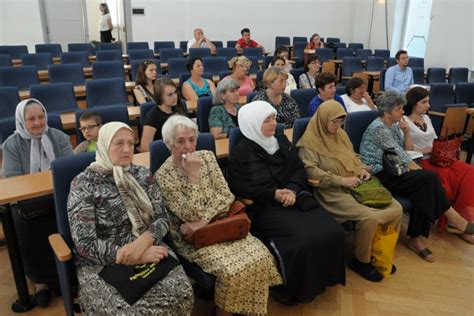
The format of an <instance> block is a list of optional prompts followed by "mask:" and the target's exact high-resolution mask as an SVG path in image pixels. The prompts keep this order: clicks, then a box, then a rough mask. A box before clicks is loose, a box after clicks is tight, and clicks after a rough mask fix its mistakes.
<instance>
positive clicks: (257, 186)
mask: <svg viewBox="0 0 474 316" xmlns="http://www.w3.org/2000/svg"><path fill="white" fill-rule="evenodd" d="M276 112H277V111H276V110H275V108H273V107H272V106H271V105H270V104H269V103H267V102H265V101H254V102H252V103H250V104H248V105H246V106H245V107H242V109H241V110H240V111H239V114H238V120H239V126H240V129H241V131H242V134H243V135H244V136H245V137H244V138H243V139H242V140H241V141H240V142H239V143H238V144H237V146H236V147H235V149H233V151H232V153H231V155H230V157H229V186H230V188H231V190H232V192H233V193H234V194H235V195H236V196H239V197H241V198H248V199H252V200H253V201H254V203H253V205H251V206H249V207H248V209H247V211H248V213H249V215H250V217H251V219H252V225H251V232H252V234H253V235H254V236H256V237H257V238H259V239H260V240H262V242H263V243H264V244H265V245H266V246H267V247H268V248H269V249H270V251H271V252H272V253H273V255H274V256H275V259H276V260H277V262H278V265H279V269H280V273H281V274H282V277H283V281H284V285H281V286H277V287H274V288H273V289H272V294H273V295H274V297H275V298H276V299H277V300H278V301H280V302H281V303H284V304H296V303H308V302H311V301H312V300H313V299H314V297H315V296H316V295H317V294H319V293H321V292H323V291H324V289H325V287H326V286H330V285H335V284H344V283H345V267H344V231H343V230H342V228H341V227H340V226H339V225H338V224H337V222H336V221H335V220H334V219H333V218H332V217H331V215H329V214H328V213H327V212H326V211H325V210H323V209H322V208H320V207H318V206H317V204H316V202H315V201H314V200H312V198H311V197H310V195H309V194H305V193H306V192H305V191H306V190H308V187H307V174H306V170H305V168H304V165H303V163H302V162H301V160H300V159H299V157H298V151H297V150H296V149H295V147H293V145H291V143H290V142H289V141H288V139H287V138H286V137H285V136H284V135H275V129H276V124H277V123H276Z"/></svg>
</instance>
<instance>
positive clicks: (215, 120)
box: [208, 79, 240, 139]
mask: <svg viewBox="0 0 474 316" xmlns="http://www.w3.org/2000/svg"><path fill="white" fill-rule="evenodd" d="M239 88H240V85H239V83H238V82H237V81H235V80H233V79H228V80H222V81H221V82H219V84H218V85H217V92H216V95H215V96H214V100H213V103H214V106H213V107H212V109H211V112H210V113H209V119H208V121H209V129H210V132H211V134H212V135H213V136H214V138H215V139H220V138H226V137H227V135H228V134H229V130H230V129H231V128H232V127H237V126H239V124H238V121H237V113H238V112H239V109H240V105H239V99H240V95H239Z"/></svg>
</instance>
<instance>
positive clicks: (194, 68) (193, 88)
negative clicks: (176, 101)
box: [181, 57, 216, 101]
mask: <svg viewBox="0 0 474 316" xmlns="http://www.w3.org/2000/svg"><path fill="white" fill-rule="evenodd" d="M186 68H187V69H188V71H189V72H190V73H191V77H190V78H189V79H188V80H186V82H185V83H184V84H183V88H182V90H181V92H182V93H183V97H184V98H185V99H186V101H196V100H197V99H198V98H200V97H207V96H213V95H215V94H216V86H215V85H214V83H213V82H212V81H211V80H209V79H206V78H203V77H202V74H203V73H204V66H203V64H202V59H201V58H199V57H196V58H192V59H190V60H189V61H188V63H187V64H186Z"/></svg>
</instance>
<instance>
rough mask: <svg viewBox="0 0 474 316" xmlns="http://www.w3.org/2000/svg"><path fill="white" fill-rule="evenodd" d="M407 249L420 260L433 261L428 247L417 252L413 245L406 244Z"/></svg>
mask: <svg viewBox="0 0 474 316" xmlns="http://www.w3.org/2000/svg"><path fill="white" fill-rule="evenodd" d="M408 249H410V250H412V251H413V252H415V253H416V254H417V255H418V256H420V258H421V259H423V260H425V261H427V262H434V261H435V259H434V257H433V253H432V252H431V250H429V249H428V247H425V248H424V249H421V250H419V249H418V248H416V247H415V246H414V245H413V244H411V243H408Z"/></svg>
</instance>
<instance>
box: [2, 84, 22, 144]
mask: <svg viewBox="0 0 474 316" xmlns="http://www.w3.org/2000/svg"><path fill="white" fill-rule="evenodd" d="M18 103H20V94H19V91H18V88H17V87H0V109H1V111H0V118H5V117H11V116H15V110H16V106H17V105H18ZM4 140H5V139H4Z"/></svg>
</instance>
